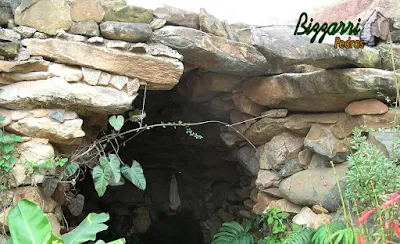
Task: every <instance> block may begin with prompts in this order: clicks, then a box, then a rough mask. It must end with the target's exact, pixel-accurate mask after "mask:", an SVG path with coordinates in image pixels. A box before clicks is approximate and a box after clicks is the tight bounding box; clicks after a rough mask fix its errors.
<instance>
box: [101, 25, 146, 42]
mask: <svg viewBox="0 0 400 244" xmlns="http://www.w3.org/2000/svg"><path fill="white" fill-rule="evenodd" d="M100 31H101V34H102V35H103V36H104V37H105V38H108V39H114V40H123V41H128V42H146V41H148V40H149V39H150V37H151V34H152V29H151V27H150V25H149V24H145V23H122V22H116V21H107V22H103V23H102V24H100Z"/></svg>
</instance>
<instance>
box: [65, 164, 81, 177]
mask: <svg viewBox="0 0 400 244" xmlns="http://www.w3.org/2000/svg"><path fill="white" fill-rule="evenodd" d="M78 169H79V164H77V163H75V162H71V163H69V164H68V165H67V167H65V169H64V174H65V177H66V178H67V179H68V178H69V177H71V176H72V175H74V174H75V173H76V171H77V170H78Z"/></svg>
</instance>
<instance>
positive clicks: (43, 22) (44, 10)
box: [15, 0, 72, 35]
mask: <svg viewBox="0 0 400 244" xmlns="http://www.w3.org/2000/svg"><path fill="white" fill-rule="evenodd" d="M15 23H16V24H18V25H25V26H29V27H33V28H35V29H36V30H38V31H41V32H44V33H46V34H49V35H55V34H56V32H57V30H59V29H62V30H68V29H69V28H70V27H71V25H72V19H71V15H70V8H69V5H68V3H67V1H66V0H58V1H53V0H41V1H23V2H22V4H21V5H20V6H19V7H18V8H17V10H16V11H15Z"/></svg>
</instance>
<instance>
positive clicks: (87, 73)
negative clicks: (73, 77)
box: [82, 67, 101, 86]
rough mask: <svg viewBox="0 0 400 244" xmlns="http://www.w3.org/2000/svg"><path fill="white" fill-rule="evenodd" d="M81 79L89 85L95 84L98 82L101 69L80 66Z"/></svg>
mask: <svg viewBox="0 0 400 244" xmlns="http://www.w3.org/2000/svg"><path fill="white" fill-rule="evenodd" d="M82 74H83V80H84V81H86V83H88V84H89V85H92V86H95V85H97V83H98V82H99V79H100V75H101V71H100V70H96V69H91V68H86V67H82Z"/></svg>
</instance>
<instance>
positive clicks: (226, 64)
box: [152, 26, 266, 76]
mask: <svg viewBox="0 0 400 244" xmlns="http://www.w3.org/2000/svg"><path fill="white" fill-rule="evenodd" d="M152 40H153V41H154V42H160V43H162V44H164V45H167V46H169V47H171V48H173V49H175V50H177V51H178V52H179V53H180V54H182V55H183V57H184V59H185V62H187V63H189V64H192V65H195V66H198V67H201V68H203V69H205V70H208V71H214V72H217V73H225V74H233V75H243V76H254V75H258V74H264V73H266V66H265V65H266V60H265V57H264V56H262V54H261V53H260V52H258V51H257V50H256V49H255V48H254V47H252V46H249V45H246V44H242V43H239V42H234V41H230V40H227V39H225V38H221V37H217V36H214V35H209V34H207V33H204V32H201V31H199V30H195V29H191V28H186V27H176V26H165V27H163V28H161V29H159V30H156V31H154V34H153V36H152Z"/></svg>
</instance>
